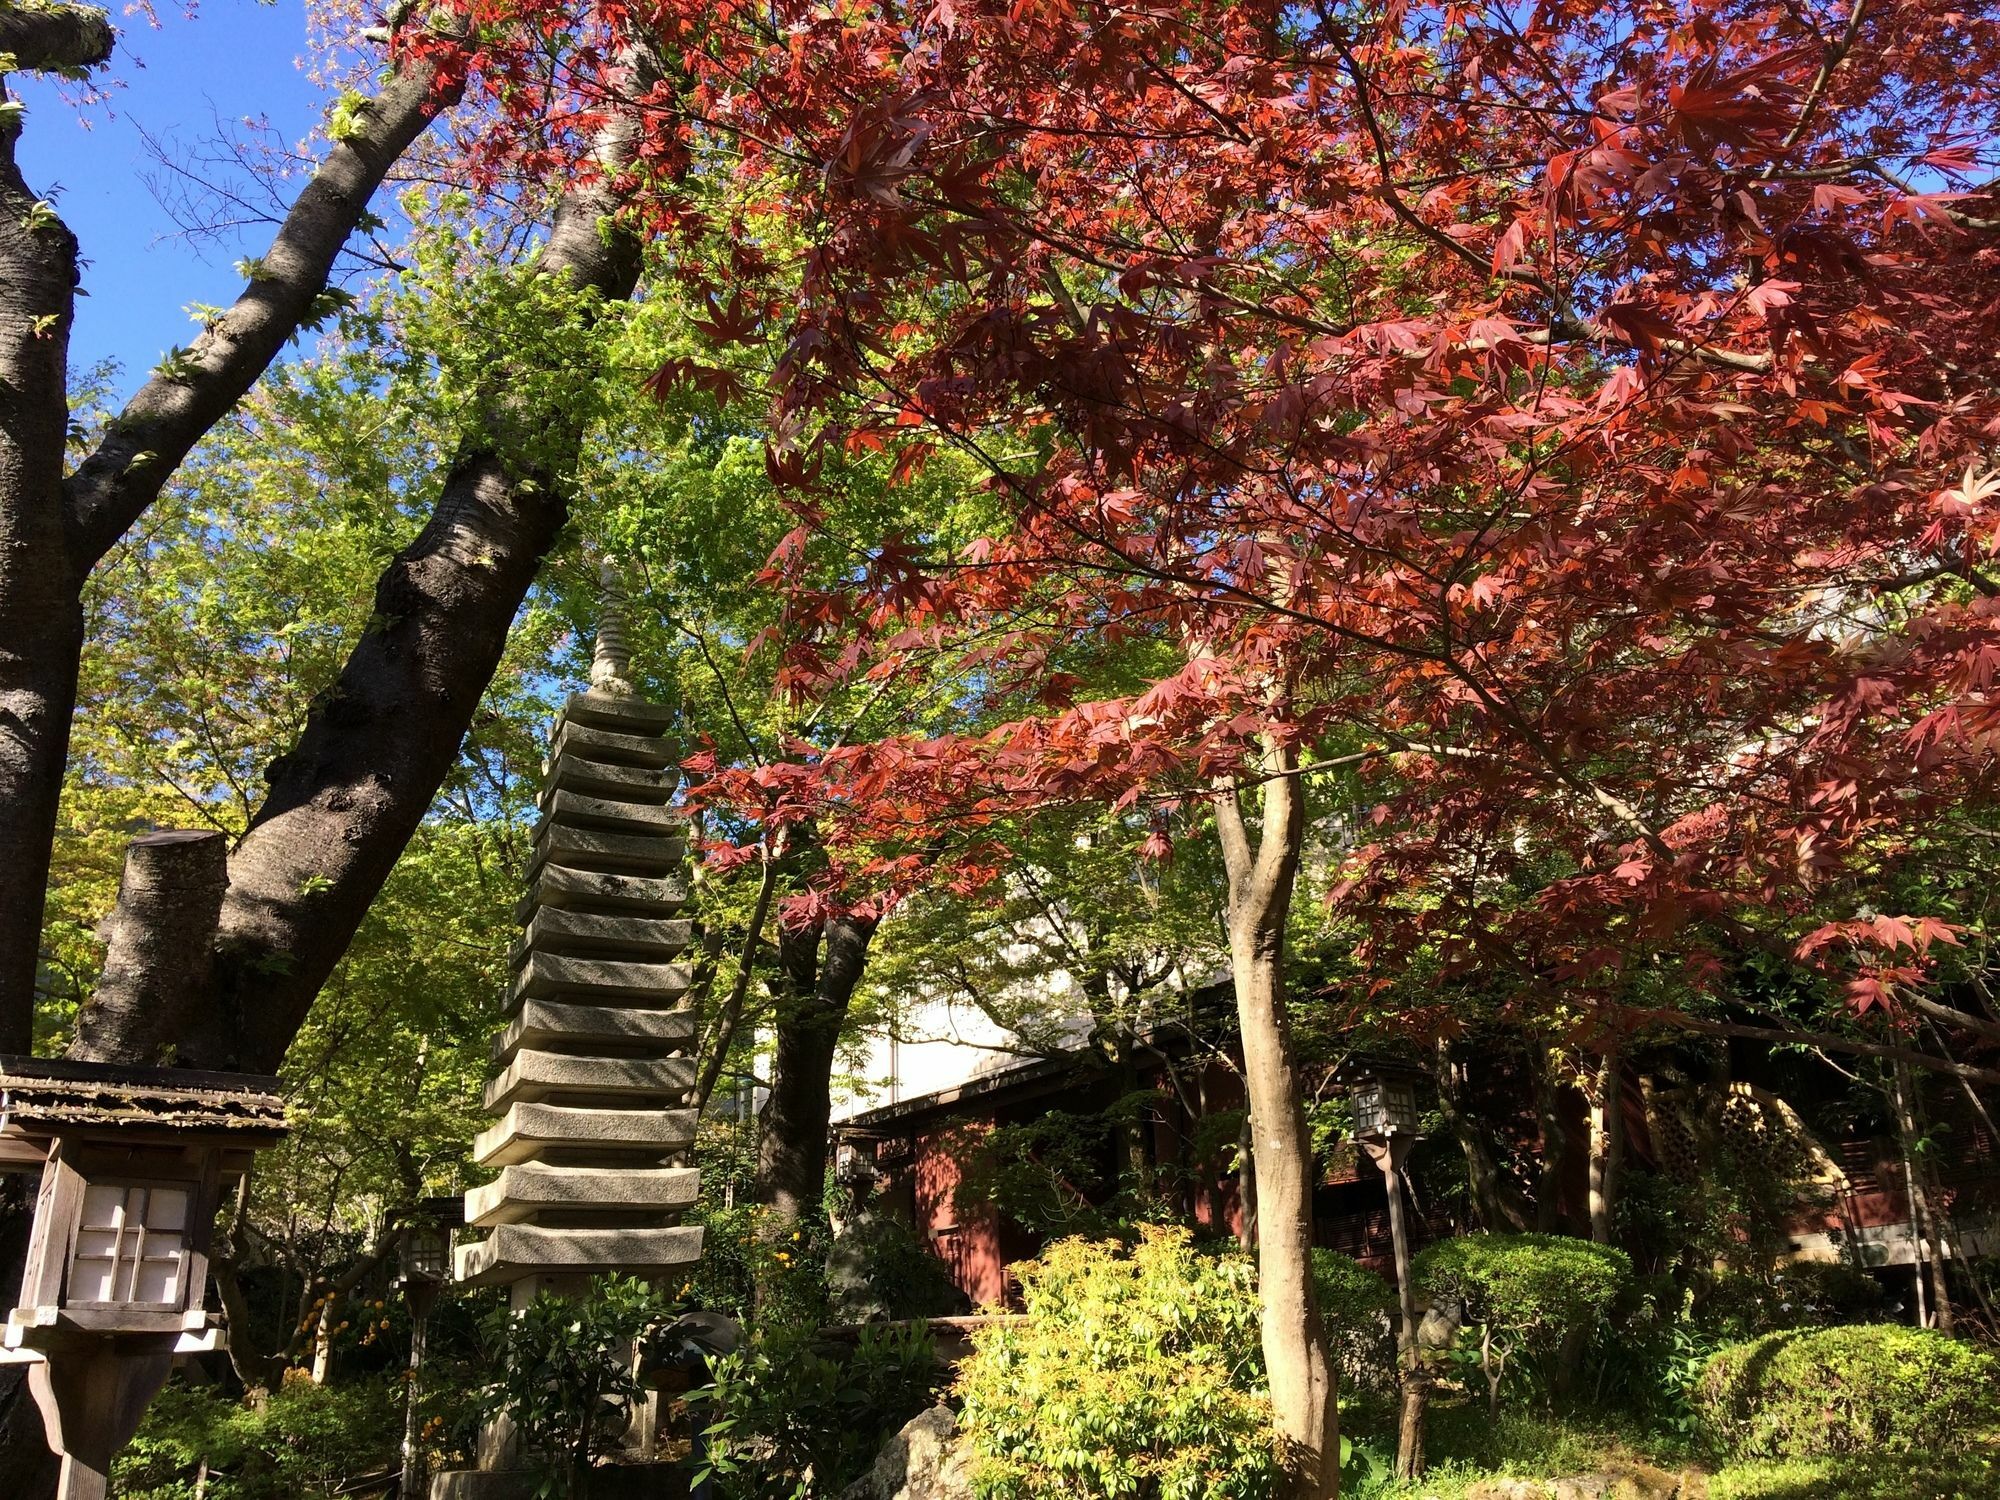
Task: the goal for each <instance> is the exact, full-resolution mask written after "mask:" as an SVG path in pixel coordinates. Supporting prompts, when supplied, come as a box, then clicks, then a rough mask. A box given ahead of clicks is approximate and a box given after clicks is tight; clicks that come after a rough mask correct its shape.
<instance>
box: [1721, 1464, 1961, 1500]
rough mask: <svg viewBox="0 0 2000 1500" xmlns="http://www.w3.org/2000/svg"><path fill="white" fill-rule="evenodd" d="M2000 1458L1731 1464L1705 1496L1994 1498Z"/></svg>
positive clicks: (1750, 1499)
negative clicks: (1998, 1459) (1996, 1459)
mask: <svg viewBox="0 0 2000 1500" xmlns="http://www.w3.org/2000/svg"><path fill="white" fill-rule="evenodd" d="M1996 1496H2000V1462H1996V1461H1995V1459H1994V1457H1993V1456H1992V1455H1991V1454H1990V1453H1876V1454H1846V1455H1843V1456H1842V1457H1840V1458H1837V1459H1826V1458H1819V1459H1811V1458H1806V1459H1781V1460H1775V1461H1773V1460H1752V1461H1750V1462H1747V1463H1742V1464H1729V1465H1727V1466H1726V1467H1724V1468H1723V1469H1722V1470H1721V1471H1720V1472H1719V1473H1717V1474H1716V1475H1715V1476H1714V1477H1713V1478H1712V1479H1710V1480H1709V1482H1708V1500H1995V1497H1996Z"/></svg>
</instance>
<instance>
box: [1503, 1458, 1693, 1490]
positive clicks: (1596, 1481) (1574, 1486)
mask: <svg viewBox="0 0 2000 1500" xmlns="http://www.w3.org/2000/svg"><path fill="white" fill-rule="evenodd" d="M1685 1479H1686V1476H1684V1475H1680V1474H1671V1473H1668V1472H1667V1471H1666V1470H1665V1469H1656V1468H1654V1467H1653V1466H1652V1465H1651V1464H1647V1463H1639V1462H1637V1461H1633V1462H1621V1463H1617V1464H1613V1465H1611V1466H1609V1467H1608V1468H1605V1469H1602V1470H1599V1471H1598V1472H1597V1473H1594V1474H1573V1475H1570V1476H1568V1477H1567V1478H1563V1479H1489V1480H1486V1481H1485V1482H1483V1483H1481V1484H1475V1485H1473V1486H1471V1487H1470V1488H1469V1489H1467V1490H1466V1492H1465V1500H1693V1497H1694V1496H1695V1495H1698V1494H1701V1493H1705V1487H1702V1488H1698V1489H1690V1488H1689V1487H1688V1486H1687V1485H1686V1483H1685Z"/></svg>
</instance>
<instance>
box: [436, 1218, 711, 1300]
mask: <svg viewBox="0 0 2000 1500" xmlns="http://www.w3.org/2000/svg"><path fill="white" fill-rule="evenodd" d="M700 1258H701V1226H700V1225H698V1224H684V1225H680V1226H678V1227H676V1228H673V1229H544V1228H542V1227H541V1226H539V1225H535V1224H501V1225H499V1226H497V1227H496V1228H495V1229H494V1230H493V1231H492V1233H490V1234H488V1235H487V1236H486V1238H485V1239H483V1240H479V1241H477V1242H475V1243H473V1244H469V1245H460V1246H459V1247H458V1254H457V1263H458V1265H457V1269H458V1280H459V1281H461V1282H463V1283H465V1284H466V1285H468V1286H493V1285H496V1284H498V1283H501V1282H508V1281H518V1280H520V1279H521V1278H522V1277H524V1276H539V1275H546V1274H555V1275H586V1276H605V1275H612V1274H620V1275H634V1274H645V1273H648V1272H657V1271H663V1270H668V1269H671V1268H674V1267H678V1266H690V1265H693V1264H694V1263H695V1262H696V1261H697V1260H699V1259H700Z"/></svg>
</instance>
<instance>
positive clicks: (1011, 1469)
mask: <svg viewBox="0 0 2000 1500" xmlns="http://www.w3.org/2000/svg"><path fill="white" fill-rule="evenodd" d="M1015 1269H1016V1272H1017V1274H1019V1276H1020V1278H1021V1287H1022V1294H1023V1297H1024V1299H1025V1302H1026V1307H1027V1314H1028V1315H1027V1317H1026V1318H1025V1319H1024V1320H1022V1321H1020V1322H1016V1323H1008V1324H1002V1325H997V1326H995V1327H992V1328H988V1329H986V1330H984V1331H982V1332H981V1333H980V1334H979V1335H978V1337H977V1338H976V1339H975V1340H974V1350H973V1354H972V1357H971V1358H970V1359H968V1360H967V1361H966V1363H965V1364H964V1366H963V1367H962V1368H961V1371H960V1375H959V1384H958V1392H959V1395H960V1396H961V1397H962V1398H963V1400H964V1403H965V1413H964V1425H965V1428H966V1430H967V1432H968V1433H969V1434H970V1437H971V1442H972V1445H973V1449H974V1452H975V1454H976V1455H977V1458H978V1462H977V1465H976V1468H975V1475H974V1483H975V1485H976V1486H977V1489H978V1493H979V1494H980V1495H981V1496H982V1497H984V1500H1054V1497H1062V1500H1078V1497H1098V1496H1102V1497H1111V1496H1117V1497H1120V1500H1262V1497H1265V1496H1269V1495H1270V1494H1272V1493H1273V1488H1274V1480H1275V1476H1276V1463H1275V1454H1274V1450H1273V1446H1272V1436H1271V1412H1270V1402H1269V1399H1268V1396H1267V1394H1266V1390H1265V1384H1264V1372H1263V1361H1262V1357H1261V1353H1260V1350H1259V1345H1258V1337H1257V1298H1256V1295H1255V1291H1254V1286H1253V1281H1254V1272H1253V1269H1252V1267H1251V1265H1250V1263H1249V1262H1248V1261H1247V1260H1245V1259H1242V1258H1239V1257H1227V1258H1223V1259H1211V1258H1209V1257H1206V1256H1203V1255H1201V1254H1199V1253H1198V1252H1196V1251H1195V1250H1194V1248H1193V1247H1192V1245H1191V1244H1190V1242H1189V1239H1188V1236H1187V1234H1186V1233H1185V1232H1184V1231H1180V1230H1168V1229H1158V1228H1148V1229H1145V1230H1142V1231H1141V1238H1140V1241H1139V1243H1138V1244H1137V1245H1136V1246H1134V1247H1133V1248H1132V1249H1131V1250H1130V1251H1129V1252H1128V1251H1127V1250H1126V1249H1125V1247H1123V1246H1121V1245H1118V1244H1114V1243H1097V1242H1091V1241H1087V1240H1065V1241H1062V1242H1061V1243H1059V1244H1056V1245H1052V1246H1051V1247H1049V1249H1048V1250H1047V1251H1046V1252H1045V1253H1044V1254H1043V1256H1042V1258H1041V1259H1040V1260H1039V1261H1036V1262H1032V1263H1029V1264H1025V1265H1021V1266H1018V1267H1016V1268H1015Z"/></svg>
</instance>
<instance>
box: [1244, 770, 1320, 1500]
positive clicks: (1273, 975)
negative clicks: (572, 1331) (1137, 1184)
mask: <svg viewBox="0 0 2000 1500" xmlns="http://www.w3.org/2000/svg"><path fill="white" fill-rule="evenodd" d="M1297 769H1298V766H1297V756H1296V754H1295V753H1294V752H1293V750H1292V749H1291V748H1290V747H1288V746H1280V745H1278V744H1276V743H1275V742H1268V743H1267V745H1266V749H1265V754H1264V757H1263V771H1264V774H1265V776H1266V777H1267V778H1268V779H1267V780H1265V781H1264V783H1263V787H1262V791H1263V798H1262V801H1263V808H1262V812H1263V817H1262V826H1261V828H1260V829H1259V831H1258V839H1257V842H1256V846H1255V848H1254V849H1253V847H1252V845H1251V840H1250V835H1249V830H1248V828H1247V827H1246V825H1245V819H1244V816H1243V809H1242V804H1241V803H1240V801H1239V800H1238V797H1239V793H1238V792H1237V790H1236V789H1235V788H1234V786H1225V787H1223V788H1221V789H1219V790H1218V791H1217V793H1216V795H1215V821H1216V830H1217V833H1218V835H1219V837H1220V840H1221V844H1222V851H1223V859H1224V863H1225V866H1226V868H1227V870H1228V874H1229V910H1228V921H1229V967H1230V974H1231V977H1232V979H1233V980H1234V982H1235V986H1236V1012H1237V1019H1238V1024H1239V1026H1240V1028H1241V1031H1242V1042H1243V1077H1244V1084H1245V1089H1246V1092H1247V1093H1248V1096H1249V1109H1250V1122H1251V1133H1252V1137H1253V1140H1254V1142H1255V1174H1256V1186H1257V1285H1258V1293H1259V1297H1260V1300H1261V1302H1262V1306H1263V1314H1262V1334H1263V1345H1264V1362H1265V1366H1266V1369H1267V1371H1268V1373H1269V1378H1270V1382H1271V1407H1272V1414H1273V1416H1274V1417H1275V1418H1276V1423H1277V1429H1278V1438H1279V1441H1280V1443H1281V1444H1282V1445H1283V1448H1284V1460H1285V1469H1286V1488H1287V1491H1288V1493H1289V1494H1290V1495H1291V1496H1293V1497H1294V1500H1320V1497H1324V1496H1338V1495H1339V1493H1340V1436H1339V1413H1338V1408H1337V1405H1336V1402H1335V1391H1334V1376H1333V1361H1332V1359H1331V1358H1330V1357H1329V1355H1328V1351H1327V1343H1326V1333H1325V1330H1324V1328H1323V1327H1322V1325H1321V1322H1320V1314H1319V1304H1318V1299H1317V1297H1316V1296H1315V1295H1314V1292H1313V1277H1312V1249H1313V1204H1312V1192H1313V1155H1312V1137H1311V1134H1310V1132H1309V1131H1308V1130H1307V1127H1306V1111H1305V1090H1304V1088H1303V1086H1302V1084H1301V1082H1300V1078H1299V1068H1298V1061H1297V1059H1296V1057H1295V1055H1294V1053H1293V1049H1292V1039H1291V1023H1290V1018H1289V1016H1288V1014H1287V1012H1286V1004H1285V972H1284V964H1285V924H1286V918H1287V917H1288V915H1289V914H1290V910H1291V901H1292V892H1293V889H1294V887H1295V886H1296V884H1297V880H1298V869H1299V857H1300V853H1301V851H1302V849H1303V846H1304V842H1305V804H1304V796H1303V792H1302V789H1301V788H1300V786H1299V783H1298V776H1297Z"/></svg>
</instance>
